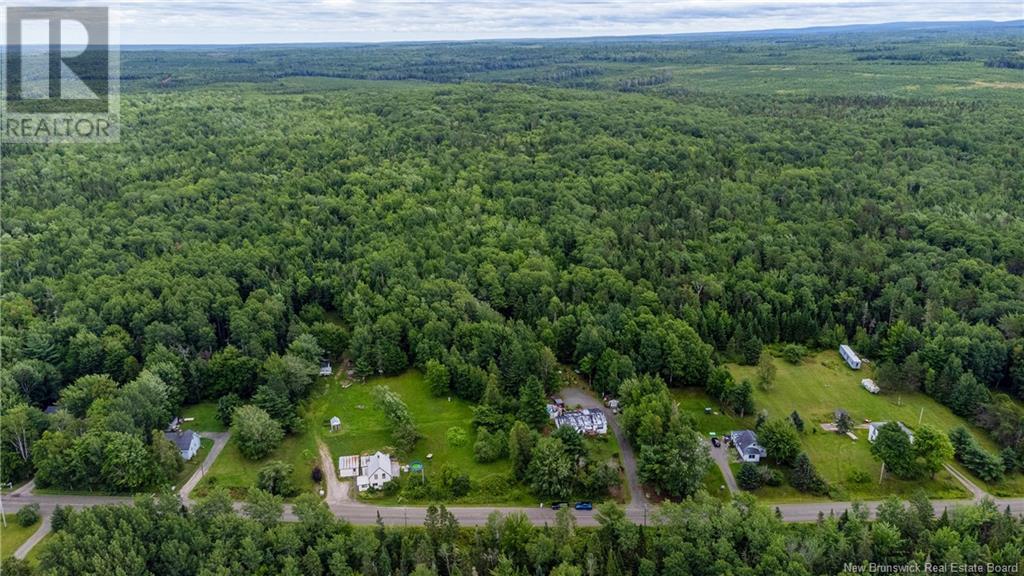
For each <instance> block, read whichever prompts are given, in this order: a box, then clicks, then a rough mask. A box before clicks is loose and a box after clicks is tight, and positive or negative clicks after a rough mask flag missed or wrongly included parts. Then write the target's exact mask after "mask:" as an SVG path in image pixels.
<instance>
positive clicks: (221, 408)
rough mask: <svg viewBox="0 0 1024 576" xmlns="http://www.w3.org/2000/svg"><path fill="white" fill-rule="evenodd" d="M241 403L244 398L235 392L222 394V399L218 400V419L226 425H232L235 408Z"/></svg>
mask: <svg viewBox="0 0 1024 576" xmlns="http://www.w3.org/2000/svg"><path fill="white" fill-rule="evenodd" d="M241 405H242V399H241V398H239V397H238V394H235V393H234V392H232V393H230V394H227V395H224V396H221V398H220V400H217V420H220V422H221V424H223V425H225V426H231V417H232V416H233V415H234V413H235V409H236V408H238V407H239V406H241Z"/></svg>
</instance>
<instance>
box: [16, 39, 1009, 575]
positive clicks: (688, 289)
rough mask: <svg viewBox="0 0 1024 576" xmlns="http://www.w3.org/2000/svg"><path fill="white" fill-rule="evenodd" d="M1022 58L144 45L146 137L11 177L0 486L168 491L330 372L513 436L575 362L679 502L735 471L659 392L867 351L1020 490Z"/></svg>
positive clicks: (66, 152) (21, 169) (966, 53)
mask: <svg viewBox="0 0 1024 576" xmlns="http://www.w3.org/2000/svg"><path fill="white" fill-rule="evenodd" d="M1012 31H1013V29H1012V28H1011V29H1009V30H1007V29H1006V28H1003V27H999V26H993V27H991V28H984V27H981V28H979V29H977V30H975V29H972V28H966V29H959V30H957V31H955V32H953V31H942V30H938V31H930V32H927V33H922V34H916V35H915V34H904V35H902V36H898V37H897V39H896V40H893V39H892V38H894V36H893V35H892V34H889V35H886V34H882V33H880V32H874V33H863V34H859V35H858V34H852V35H849V36H843V35H839V36H835V35H832V34H821V35H792V36H780V37H773V36H743V37H739V38H737V39H729V38H718V37H707V38H698V39H694V40H684V39H672V38H664V39H658V40H649V41H630V42H626V41H575V42H555V43H550V44H547V45H541V46H533V45H531V44H529V43H513V44H504V43H480V44H459V45H426V46H424V45H408V46H405V45H396V46H386V47H358V46H351V47H343V46H342V47H293V48H288V47H277V48H223V49H217V50H208V49H207V50H204V49H198V48H197V49H188V50H186V49H182V50H138V51H135V50H133V51H127V52H125V57H124V62H123V74H124V76H125V88H126V94H125V96H124V98H123V102H122V105H121V110H122V114H123V124H124V127H123V130H122V141H121V143H120V144H118V145H114V146H60V147H42V146H28V145H18V146H15V145H9V146H5V147H4V149H3V160H2V161H3V182H2V187H3V197H4V216H5V217H4V219H3V223H2V232H3V245H4V246H3V247H4V267H3V272H2V274H3V282H4V287H5V290H4V294H3V298H2V305H3V310H2V312H3V320H4V330H3V335H2V337H3V348H4V353H5V362H4V366H3V368H2V372H0V379H2V380H0V386H2V388H0V389H2V396H3V398H2V399H3V405H4V410H5V418H4V420H3V425H4V434H5V442H4V445H3V451H2V456H3V467H2V473H3V475H4V480H16V479H20V478H27V477H28V476H30V475H32V474H33V473H36V474H37V481H38V483H39V484H40V485H41V486H47V485H48V486H55V487H63V488H69V489H70V488H82V487H89V488H96V489H107V490H114V491H120V492H124V491H134V490H138V489H141V488H144V487H146V486H149V485H151V484H153V483H158V482H160V481H161V479H166V478H169V477H171V476H172V475H173V474H174V473H175V471H176V470H177V469H178V468H179V467H180V463H179V462H176V460H175V458H174V455H173V453H169V451H168V446H169V445H168V444H167V443H165V442H163V440H162V438H161V437H160V435H158V434H157V435H154V434H153V433H152V432H153V431H154V430H160V429H162V428H163V426H164V425H165V423H166V422H167V421H168V420H169V419H170V418H171V417H172V416H173V415H174V414H177V413H178V411H179V409H180V406H181V405H182V404H188V403H195V402H198V401H202V400H218V399H223V398H229V399H230V402H228V404H230V407H231V408H233V407H236V406H238V405H242V404H254V405H256V406H257V407H258V410H257V411H255V412H254V411H248V412H247V414H252V415H253V416H252V417H253V418H254V419H255V420H254V421H256V422H259V418H261V417H262V415H263V413H266V415H269V416H270V417H272V418H273V420H275V421H276V422H277V423H278V425H280V427H281V429H282V432H283V433H286V432H288V431H289V430H290V428H291V426H293V425H294V424H295V420H296V419H295V409H296V406H297V405H298V404H299V403H300V402H301V401H302V400H303V398H304V397H305V396H306V394H307V393H308V392H309V390H310V387H311V385H312V382H313V378H314V374H315V370H316V361H317V360H318V358H319V357H320V356H321V355H324V354H326V355H330V356H332V357H342V356H344V357H346V358H349V359H351V361H352V362H353V365H354V367H355V370H356V371H357V373H358V374H359V375H362V376H370V375H375V374H393V373H397V372H400V371H402V370H404V369H406V368H407V367H409V366H416V367H419V368H422V369H428V368H431V367H433V368H432V370H428V372H430V376H431V386H432V387H434V389H435V392H436V393H437V394H438V395H445V394H455V395H457V396H459V397H462V398H465V399H468V400H470V401H473V402H476V403H479V404H480V405H479V407H478V408H477V412H476V419H475V423H476V425H477V426H478V427H479V428H481V429H486V430H487V431H488V433H494V434H495V435H496V436H503V435H505V434H507V433H508V432H509V431H511V430H514V429H515V422H516V421H522V422H524V423H525V424H526V425H528V426H529V427H532V428H535V429H536V428H540V427H542V426H544V423H545V422H544V420H543V419H542V417H541V416H540V414H541V413H540V412H539V410H540V409H541V407H542V403H543V402H544V395H545V392H552V391H553V390H554V388H555V387H556V386H557V385H558V380H557V376H556V375H557V373H558V370H559V366H560V365H569V366H571V367H573V368H574V369H578V370H579V371H580V373H581V375H582V376H583V377H584V378H585V379H586V380H587V381H588V382H590V383H591V384H592V385H593V387H594V388H595V389H596V390H598V391H599V392H608V393H612V394H616V393H618V392H619V388H620V385H622V384H623V383H624V382H627V381H629V382H633V383H634V384H632V385H631V387H627V389H626V390H623V392H626V393H627V394H629V395H630V397H631V398H633V399H634V402H635V404H636V405H637V406H643V407H645V408H650V410H648V412H651V414H652V416H650V417H647V418H645V419H644V420H643V422H640V421H639V420H638V421H636V422H634V423H633V424H631V425H629V432H630V437H631V438H632V439H633V440H634V441H635V442H636V443H637V444H638V446H640V447H641V448H646V449H645V450H642V451H641V456H642V458H647V459H648V460H647V461H646V462H641V467H642V468H644V469H646V470H649V471H650V472H649V475H648V476H647V479H648V480H650V481H651V482H652V483H653V484H654V485H656V486H657V487H659V488H661V489H664V491H665V492H666V493H668V494H670V495H673V496H679V497H682V496H688V495H692V494H693V493H694V492H695V491H696V489H697V486H698V485H699V480H700V474H699V473H694V471H693V470H685V468H686V462H689V461H692V460H694V459H697V461H700V462H705V460H706V457H704V456H703V454H701V452H700V448H698V447H697V446H696V442H695V440H694V432H693V427H692V425H691V423H690V422H689V421H688V420H687V418H686V417H685V415H679V414H675V413H673V411H672V410H671V409H670V408H666V406H668V405H670V402H668V400H667V394H666V393H664V391H663V390H662V389H663V388H664V386H665V385H667V386H669V387H683V386H694V387H706V388H708V389H709V392H710V393H712V395H714V396H715V397H717V398H719V399H720V400H721V401H722V402H723V404H724V405H725V406H726V407H728V408H730V409H733V410H735V411H737V412H747V413H750V410H751V408H752V406H750V405H749V404H750V394H749V384H745V383H737V382H733V381H732V379H731V378H730V377H729V376H728V373H727V372H726V371H725V370H724V369H722V368H721V367H720V364H721V363H722V362H724V361H727V360H728V361H740V362H745V363H754V362H756V361H757V358H758V357H759V355H760V353H761V350H762V348H763V347H764V346H765V345H768V344H773V343H797V344H801V345H804V346H807V347H810V348H831V347H835V346H837V345H838V344H839V343H842V342H850V343H851V344H852V345H854V346H855V347H856V348H857V349H858V350H859V351H861V352H862V353H863V354H865V356H866V357H867V358H870V359H871V360H873V361H875V362H877V364H878V373H879V383H880V385H881V386H882V387H883V388H885V389H886V390H915V389H921V390H924V391H925V392H927V393H928V394H930V395H932V396H934V397H935V398H937V399H938V400H940V401H941V402H943V403H944V404H947V405H948V406H950V407H951V408H952V409H953V410H954V411H955V412H956V413H957V414H959V415H962V416H965V417H967V418H970V419H972V421H974V422H975V423H977V424H979V425H980V426H982V427H983V428H985V429H987V430H989V431H990V432H991V434H992V435H993V437H994V438H995V439H996V440H997V441H998V443H999V444H1000V445H1001V446H1002V447H1004V448H1005V450H1004V452H1003V454H1001V455H988V456H989V457H991V458H998V460H997V461H996V463H995V466H996V467H997V468H998V467H1002V468H1003V469H1004V470H1006V471H1013V470H1015V469H1019V468H1021V467H1022V466H1024V415H1022V411H1021V408H1020V404H1019V400H1020V399H1022V398H1024V220H1022V215H1024V214H1022V207H1024V157H1022V148H1021V146H1020V142H1022V141H1024V106H1021V99H1020V97H1019V96H1020V93H1021V88H1022V86H1021V82H1020V77H1019V71H1017V70H1016V69H1014V68H1013V67H1009V66H1000V65H994V64H997V63H998V62H1001V60H999V59H1000V58H1011V59H1012V58H1013V56H1012V55H1013V54H1018V53H1019V52H1020V50H1021V49H1022V44H1021V42H1020V38H1019V36H1015V35H1014V34H1013V33H1012ZM1007 55H1010V56H1007ZM786 64H791V65H794V66H800V67H801V68H800V70H801V71H802V72H801V73H800V74H799V75H797V76H795V77H792V78H791V80H792V81H793V83H792V84H791V86H790V87H791V88H792V89H793V90H794V91H793V92H790V91H787V90H782V89H774V86H775V84H772V83H769V84H768V85H767V86H768V88H763V87H762V88H759V87H758V86H759V84H758V83H757V82H750V81H749V80H751V79H753V78H761V76H760V75H761V74H764V73H765V71H766V70H768V69H769V68H770V66H774V65H779V66H782V65H786ZM699 70H710V71H709V74H710V76H709V77H708V82H707V83H706V84H703V83H702V82H701V81H700V79H701V77H702V76H701V74H702V73H700V72H698V71H699ZM893 70H898V72H895V73H894V72H893ZM808 71H810V72H808ZM844 72H849V73H851V74H854V75H855V76H856V75H860V74H864V75H865V76H856V77H847V78H845V79H843V80H842V82H841V83H839V84H837V83H836V78H837V77H842V73H844ZM780 73H782V74H785V73H786V71H785V70H782V71H780ZM868 74H875V75H877V76H879V77H883V76H884V77H887V80H886V81H885V82H881V83H873V82H875V81H874V80H872V79H871V78H870V77H869V76H867V75H868ZM894 74H895V75H896V76H900V75H903V74H907V75H908V76H907V78H908V82H910V83H912V84H914V85H920V86H924V87H925V88H924V89H922V90H919V91H918V90H914V89H907V90H906V91H903V92H900V91H899V90H896V89H894V88H893V87H892V86H890V85H889V84H888V82H890V81H892V78H893V75H894ZM391 80H402V81H391ZM408 80H416V81H415V82H413V81H408ZM961 84H962V85H963V90H960V89H959V88H956V86H958V85H961ZM947 85H953V86H954V88H953V89H948V90H947V89H945V88H943V86H947ZM643 376H654V377H656V378H654V379H645V378H639V377H643ZM634 377H638V379H634ZM662 382H663V383H664V384H662ZM638 383H642V384H638ZM638 386H639V387H641V388H642V387H646V388H645V389H639V388H638ZM51 404H56V406H57V407H58V408H60V410H58V411H57V414H56V415H54V416H44V415H43V413H42V409H44V408H46V407H47V406H49V405H51ZM627 407H628V406H627ZM256 412H258V413H256ZM774 416H783V415H774ZM257 427H258V426H257ZM7 439H11V441H7ZM679 446H686V447H687V448H684V449H682V450H680V449H679ZM559 449H561V450H564V449H565V447H564V446H561V447H560V448H559ZM557 456H558V455H556V459H557ZM697 472H699V471H697ZM680 478H683V479H684V480H685V481H680V480H679V479H680ZM639 557H640V556H638V557H637V561H639V560H638V559H639ZM600 564H601V566H604V564H605V558H604V557H603V556H602V557H601V559H600ZM634 564H635V562H634ZM519 565H525V564H524V563H522V562H520V563H519ZM636 566H639V564H636ZM632 568H633V567H632V565H631V570H632Z"/></svg>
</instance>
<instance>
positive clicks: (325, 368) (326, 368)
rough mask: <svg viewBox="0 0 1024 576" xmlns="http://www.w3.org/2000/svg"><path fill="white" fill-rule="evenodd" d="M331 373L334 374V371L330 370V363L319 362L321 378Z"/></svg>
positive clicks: (326, 361)
mask: <svg viewBox="0 0 1024 576" xmlns="http://www.w3.org/2000/svg"><path fill="white" fill-rule="evenodd" d="M333 373H334V369H333V368H331V362H330V361H329V360H321V361H320V375H321V376H330V375H331V374H333Z"/></svg>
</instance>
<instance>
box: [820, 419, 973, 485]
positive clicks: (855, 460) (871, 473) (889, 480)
mask: <svg viewBox="0 0 1024 576" xmlns="http://www.w3.org/2000/svg"><path fill="white" fill-rule="evenodd" d="M858 432H859V433H858V434H857V436H858V439H857V440H856V441H853V440H850V439H849V438H848V437H846V436H840V435H838V434H833V433H828V432H822V431H819V432H817V433H814V432H811V433H805V434H804V436H803V443H804V450H806V451H807V455H808V456H810V458H811V461H812V462H814V465H815V467H817V469H818V473H819V474H821V476H822V477H823V478H825V480H827V481H828V483H829V484H830V485H832V486H833V487H838V488H840V489H841V491H840V493H839V494H838V495H839V496H841V497H842V498H844V499H845V498H849V499H855V500H867V499H872V500H876V499H878V498H880V497H882V496H888V495H890V494H896V495H899V496H904V497H906V496H910V495H911V494H913V493H914V492H916V491H918V490H924V491H925V493H927V494H928V496H929V497H930V498H944V499H945V498H968V497H970V493H968V492H967V490H966V489H965V488H964V487H963V486H962V485H961V484H960V482H958V481H957V480H956V479H955V478H953V476H952V475H950V474H949V473H948V472H946V471H945V470H943V471H941V472H939V473H938V474H936V475H935V478H934V479H928V480H910V481H908V480H899V479H897V478H895V477H894V476H892V475H891V474H887V475H886V477H885V479H884V480H883V481H882V483H881V484H879V482H878V479H879V476H880V474H881V471H882V464H881V463H880V462H879V461H877V460H875V458H874V457H873V456H872V455H871V444H870V443H869V442H868V439H867V433H866V431H858ZM857 470H861V471H863V472H865V473H867V475H868V479H867V481H864V482H855V481H853V479H852V478H851V476H850V475H851V474H852V473H853V472H855V471H857Z"/></svg>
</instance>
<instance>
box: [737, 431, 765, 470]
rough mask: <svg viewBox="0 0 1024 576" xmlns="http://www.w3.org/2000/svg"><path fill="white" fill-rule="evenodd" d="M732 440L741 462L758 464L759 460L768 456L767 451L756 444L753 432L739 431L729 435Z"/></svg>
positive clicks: (755, 435) (755, 436)
mask: <svg viewBox="0 0 1024 576" xmlns="http://www.w3.org/2000/svg"><path fill="white" fill-rule="evenodd" d="M729 437H730V438H732V445H733V446H735V447H736V452H738V453H739V455H740V460H742V461H743V462H755V463H756V462H760V461H761V458H764V457H765V456H767V455H768V451H767V450H765V449H764V447H763V446H761V445H760V444H758V443H757V434H755V433H754V431H753V430H740V431H738V432H733V433H732V434H730V435H729Z"/></svg>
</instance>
